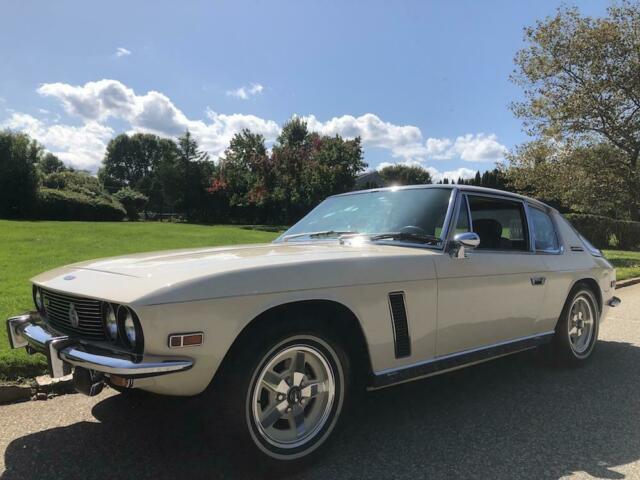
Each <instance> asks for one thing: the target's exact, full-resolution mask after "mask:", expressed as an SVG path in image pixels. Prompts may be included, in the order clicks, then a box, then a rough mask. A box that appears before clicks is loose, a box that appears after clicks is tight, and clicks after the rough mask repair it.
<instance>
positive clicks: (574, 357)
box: [554, 285, 600, 365]
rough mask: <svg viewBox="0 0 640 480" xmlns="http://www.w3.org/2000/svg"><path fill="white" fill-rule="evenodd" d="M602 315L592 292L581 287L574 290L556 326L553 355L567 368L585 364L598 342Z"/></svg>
mask: <svg viewBox="0 0 640 480" xmlns="http://www.w3.org/2000/svg"><path fill="white" fill-rule="evenodd" d="M599 319H600V312H599V309H598V302H597V300H596V298H595V295H594V294H593V291H592V290H591V289H590V288H587V287H585V286H582V285H580V286H578V287H576V288H574V289H573V290H572V292H571V293H570V294H569V297H568V298H567V301H566V303H565V306H564V308H563V310H562V314H561V316H560V319H559V320H558V324H557V326H556V333H555V338H554V351H555V354H556V358H557V359H558V360H559V361H560V362H562V363H565V364H572V365H579V364H581V363H584V362H585V361H586V360H587V359H589V357H590V356H591V354H592V353H593V350H594V348H595V345H596V342H597V340H598V326H599Z"/></svg>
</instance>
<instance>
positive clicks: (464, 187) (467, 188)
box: [332, 184, 555, 210]
mask: <svg viewBox="0 0 640 480" xmlns="http://www.w3.org/2000/svg"><path fill="white" fill-rule="evenodd" d="M422 188H446V189H448V190H460V191H463V192H478V193H484V194H488V195H499V196H501V197H512V198H517V199H519V200H525V201H527V202H530V203H532V204H534V205H538V206H541V207H544V208H546V209H549V210H555V209H554V208H553V207H550V206H549V205H547V204H546V203H544V202H541V201H540V200H536V199H535V198H531V197H526V196H524V195H520V194H518V193H513V192H507V191H505V190H498V189H496V188H486V187H476V186H474V185H455V184H451V185H443V184H429V185H404V186H399V187H381V188H371V189H368V190H355V191H353V192H346V193H340V194H338V195H332V197H342V196H346V195H358V194H360V193H371V192H387V191H394V192H395V191H397V190H414V189H422Z"/></svg>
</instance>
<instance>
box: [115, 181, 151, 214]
mask: <svg viewBox="0 0 640 480" xmlns="http://www.w3.org/2000/svg"><path fill="white" fill-rule="evenodd" d="M113 197H114V198H115V199H116V200H118V201H119V202H120V203H121V204H122V206H123V207H124V209H125V210H126V211H127V218H128V219H129V220H131V221H135V220H138V218H139V217H140V212H141V211H142V210H144V207H146V206H147V202H148V201H149V198H148V197H147V196H146V195H143V194H141V193H140V192H137V191H135V190H133V189H132V188H129V187H125V188H123V189H122V190H119V191H118V192H117V193H116V194H115V195H114V196H113Z"/></svg>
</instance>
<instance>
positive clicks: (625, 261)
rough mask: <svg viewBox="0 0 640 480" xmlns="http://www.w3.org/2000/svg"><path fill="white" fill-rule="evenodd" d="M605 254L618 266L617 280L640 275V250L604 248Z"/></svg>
mask: <svg viewBox="0 0 640 480" xmlns="http://www.w3.org/2000/svg"><path fill="white" fill-rule="evenodd" d="M604 256H605V257H606V258H607V260H609V261H610V262H611V263H612V264H613V266H614V267H616V278H617V280H626V279H628V278H634V277H640V252H627V251H624V250H604Z"/></svg>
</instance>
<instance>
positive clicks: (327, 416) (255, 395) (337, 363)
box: [218, 331, 349, 464]
mask: <svg viewBox="0 0 640 480" xmlns="http://www.w3.org/2000/svg"><path fill="white" fill-rule="evenodd" d="M256 344H262V347H253V346H252V348H243V349H242V350H243V351H242V353H241V354H239V356H238V358H237V359H236V361H234V362H233V363H232V364H231V365H229V367H230V368H229V369H228V370H227V371H226V372H225V374H226V376H227V378H228V379H230V380H232V381H226V382H225V384H226V386H225V388H223V389H222V391H218V395H226V394H230V398H227V399H224V402H225V403H226V405H227V408H226V412H225V416H226V417H227V420H229V422H230V423H232V424H233V431H234V432H235V433H236V436H237V439H238V440H240V441H241V443H242V444H243V445H242V446H245V447H249V449H250V450H254V451H255V452H256V453H258V456H259V457H262V458H263V459H264V460H267V461H268V462H269V463H275V464H285V463H287V464H289V463H292V462H294V461H295V463H301V461H306V460H308V459H309V457H310V456H311V455H312V454H313V453H314V452H316V451H317V450H318V449H319V448H320V447H321V446H322V445H323V444H324V443H325V442H326V440H327V439H328V438H329V436H330V435H331V433H332V431H333V430H334V428H335V427H336V424H337V423H338V420H339V418H340V415H341V413H342V410H343V407H344V404H345V401H346V397H347V392H348V384H349V361H348V357H347V355H346V354H345V352H344V350H343V348H342V346H341V345H340V343H339V342H337V341H335V340H333V339H332V338H331V337H330V336H327V335H325V334H322V333H319V332H312V331H305V332H299V333H297V334H286V335H279V336H278V338H274V339H273V340H271V341H266V342H265V341H260V342H256Z"/></svg>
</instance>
